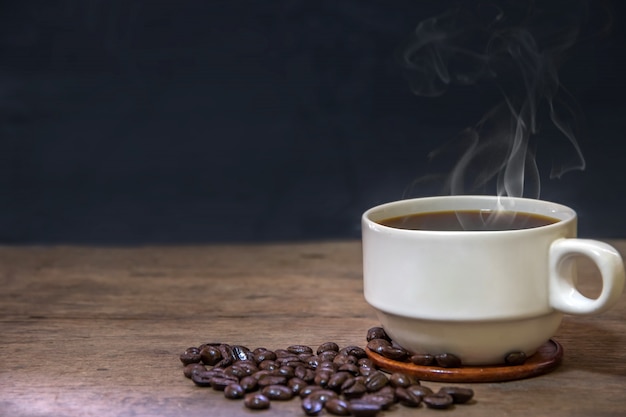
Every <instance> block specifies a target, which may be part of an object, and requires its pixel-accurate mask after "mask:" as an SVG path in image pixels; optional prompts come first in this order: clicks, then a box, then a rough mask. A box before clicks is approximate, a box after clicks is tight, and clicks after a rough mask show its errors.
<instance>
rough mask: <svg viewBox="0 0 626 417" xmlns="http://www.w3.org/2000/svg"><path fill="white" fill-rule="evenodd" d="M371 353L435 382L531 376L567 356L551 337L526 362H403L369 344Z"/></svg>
mask: <svg viewBox="0 0 626 417" xmlns="http://www.w3.org/2000/svg"><path fill="white" fill-rule="evenodd" d="M365 351H366V352H367V356H369V358H370V359H371V360H372V361H373V362H374V363H375V364H376V365H377V366H378V367H379V368H381V369H384V370H386V371H388V372H403V373H405V374H410V375H413V376H416V377H417V378H418V379H422V380H425V381H434V382H501V381H512V380H516V379H523V378H530V377H533V376H538V375H542V374H546V373H548V372H550V371H552V370H553V369H555V368H556V367H557V366H559V364H560V363H561V359H562V358H563V346H561V344H560V343H558V342H557V341H555V340H553V339H550V340H548V341H547V342H546V343H545V344H544V345H543V346H541V347H540V348H539V349H538V350H537V352H536V353H535V354H534V355H532V356H531V357H530V358H528V359H526V362H524V363H523V364H522V365H490V366H461V367H459V368H441V367H439V366H421V365H415V364H413V363H410V362H400V361H395V360H393V359H388V358H385V357H384V356H381V355H379V354H378V353H375V352H374V351H372V350H370V349H368V348H367V347H366V348H365Z"/></svg>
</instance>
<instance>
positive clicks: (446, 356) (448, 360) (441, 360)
mask: <svg viewBox="0 0 626 417" xmlns="http://www.w3.org/2000/svg"><path fill="white" fill-rule="evenodd" d="M435 362H436V363H437V365H439V366H441V367H442V368H458V367H459V366H461V359H459V357H458V356H455V355H453V354H452V353H441V354H439V355H435Z"/></svg>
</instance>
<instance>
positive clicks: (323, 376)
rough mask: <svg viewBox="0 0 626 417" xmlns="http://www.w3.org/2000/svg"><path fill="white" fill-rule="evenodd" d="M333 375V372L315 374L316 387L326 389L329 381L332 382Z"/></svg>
mask: <svg viewBox="0 0 626 417" xmlns="http://www.w3.org/2000/svg"><path fill="white" fill-rule="evenodd" d="M332 375H333V372H332V371H323V370H322V371H318V372H316V373H315V378H314V379H313V382H314V383H315V385H319V386H320V387H322V388H326V386H327V385H328V381H330V377H331V376H332Z"/></svg>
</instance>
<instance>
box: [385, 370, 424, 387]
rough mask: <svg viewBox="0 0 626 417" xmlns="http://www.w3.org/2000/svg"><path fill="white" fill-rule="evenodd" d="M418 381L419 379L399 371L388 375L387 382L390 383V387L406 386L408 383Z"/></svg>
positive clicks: (416, 382) (411, 383)
mask: <svg viewBox="0 0 626 417" xmlns="http://www.w3.org/2000/svg"><path fill="white" fill-rule="evenodd" d="M418 383H419V381H418V380H417V378H415V377H413V376H411V375H407V374H403V373H400V372H394V373H393V374H391V376H390V377H389V384H391V386H392V387H405V388H406V387H408V386H409V385H413V384H418Z"/></svg>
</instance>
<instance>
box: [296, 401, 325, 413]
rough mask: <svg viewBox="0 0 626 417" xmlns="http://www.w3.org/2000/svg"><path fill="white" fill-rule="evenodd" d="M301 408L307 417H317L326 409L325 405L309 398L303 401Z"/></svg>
mask: <svg viewBox="0 0 626 417" xmlns="http://www.w3.org/2000/svg"><path fill="white" fill-rule="evenodd" d="M301 406H302V410H304V414H306V415H307V416H316V415H318V414H319V413H321V412H322V410H323V409H324V403H322V402H321V401H319V400H314V399H312V398H308V397H307V398H305V399H303V400H302V405H301Z"/></svg>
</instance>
